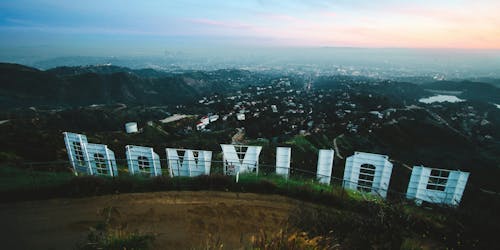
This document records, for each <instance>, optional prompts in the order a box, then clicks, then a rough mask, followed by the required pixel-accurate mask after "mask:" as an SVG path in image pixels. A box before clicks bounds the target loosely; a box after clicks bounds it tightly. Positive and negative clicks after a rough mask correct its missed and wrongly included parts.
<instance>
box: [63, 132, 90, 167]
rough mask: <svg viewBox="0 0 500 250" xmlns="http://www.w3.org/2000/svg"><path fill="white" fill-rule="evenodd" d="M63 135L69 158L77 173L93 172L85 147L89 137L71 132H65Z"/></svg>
mask: <svg viewBox="0 0 500 250" xmlns="http://www.w3.org/2000/svg"><path fill="white" fill-rule="evenodd" d="M63 135H64V143H65V144H66V151H67V152H68V158H69V161H70V163H71V166H73V169H74V170H75V173H87V174H92V173H91V172H90V171H91V169H89V158H88V156H87V151H86V149H85V148H86V147H85V145H86V144H87V143H88V142H87V137H86V136H85V135H82V134H75V133H70V132H64V133H63Z"/></svg>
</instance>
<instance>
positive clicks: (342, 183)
mask: <svg viewBox="0 0 500 250" xmlns="http://www.w3.org/2000/svg"><path fill="white" fill-rule="evenodd" d="M156 160H158V161H159V162H160V166H155V167H157V168H158V169H157V171H158V173H157V174H152V173H153V172H154V171H151V168H153V164H152V163H151V164H149V165H146V166H145V167H144V168H143V169H140V171H139V172H136V174H135V175H141V176H146V177H148V176H150V177H154V176H160V175H161V176H170V177H179V176H183V177H195V176H200V175H223V174H224V171H223V168H224V166H225V164H228V163H227V161H223V160H210V161H207V160H203V159H196V160H189V159H184V160H182V161H181V160H179V159H178V158H177V159H172V158H170V159H169V158H162V159H156ZM139 161H142V164H143V166H144V161H143V160H138V159H114V160H109V159H108V160H106V161H103V162H98V161H94V160H90V161H88V160H87V161H85V160H84V161H81V162H80V163H81V165H80V166H78V165H76V167H73V166H71V164H72V162H70V161H65V160H57V161H46V162H27V163H23V164H22V165H23V166H24V167H25V168H27V169H30V170H45V171H47V170H48V171H59V170H62V169H64V170H66V171H71V172H73V173H74V174H78V175H82V174H83V175H90V171H88V169H89V168H92V167H95V166H96V163H97V164H106V169H107V170H108V171H100V172H97V171H93V172H92V175H98V176H99V175H100V176H113V177H120V176H124V175H125V176H130V175H134V174H132V173H131V172H130V162H134V163H135V164H137V163H138V162H139ZM110 162H114V164H112V163H110ZM73 163H74V162H73ZM113 166H116V171H117V173H116V174H115V173H113V175H111V174H110V172H113V171H115V170H114V169H113ZM165 166H166V167H165ZM172 166H176V167H172ZM193 166H194V167H195V168H199V167H200V166H203V167H207V166H209V167H210V168H209V171H206V169H205V168H203V169H191V171H188V172H190V174H189V175H183V174H182V173H185V172H183V170H185V169H186V168H187V169H189V167H193ZM240 166H243V167H250V168H258V169H259V170H258V171H255V172H246V173H245V178H247V179H248V178H255V180H264V179H266V178H268V177H282V179H283V182H284V183H286V184H288V183H289V182H290V183H293V182H298V181H300V182H303V183H304V184H307V183H309V184H315V185H320V186H321V187H322V188H323V189H324V190H333V189H346V190H351V191H350V192H354V193H355V194H357V196H358V197H360V198H361V199H364V200H373V199H386V198H387V199H390V200H393V201H394V200H399V201H403V200H404V201H406V200H408V198H407V193H403V192H400V191H398V190H394V189H390V188H382V187H378V186H375V185H373V183H372V186H366V185H364V184H361V183H358V182H355V181H352V180H348V179H344V178H339V177H336V176H328V175H323V174H321V173H317V172H315V171H311V170H309V169H303V168H297V167H293V166H291V167H290V168H286V167H279V166H276V165H272V164H262V163H256V162H254V163H243V162H240ZM277 169H282V170H284V171H281V172H288V175H287V176H283V175H278V174H277V171H276V170H277ZM101 170H102V166H101ZM191 173H193V174H191ZM319 178H329V179H330V182H329V185H325V184H321V183H319V182H318V179H319ZM234 181H235V182H236V181H237V180H236V177H235V180H234ZM348 184H352V185H348ZM287 186H288V185H287ZM347 186H351V187H352V186H354V187H355V188H354V189H352V188H351V189H349V188H347ZM410 189H411V188H409V189H408V192H409V191H415V190H416V191H417V192H418V191H425V190H426V189H425V188H417V189H411V190H410ZM451 195H454V194H453V193H447V192H443V193H442V195H441V197H442V198H438V197H434V196H433V197H428V199H426V200H427V201H429V202H431V203H447V201H448V200H449V196H451ZM417 201H418V199H417Z"/></svg>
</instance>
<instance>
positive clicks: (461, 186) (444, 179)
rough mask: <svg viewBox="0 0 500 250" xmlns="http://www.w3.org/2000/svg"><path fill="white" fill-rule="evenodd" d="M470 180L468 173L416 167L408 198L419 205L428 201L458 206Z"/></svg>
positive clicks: (413, 171) (411, 179)
mask: <svg viewBox="0 0 500 250" xmlns="http://www.w3.org/2000/svg"><path fill="white" fill-rule="evenodd" d="M433 172H434V173H433ZM436 173H437V175H436ZM468 178H469V173H467V172H462V171H452V170H446V169H436V168H427V167H424V166H414V167H413V169H412V175H411V177H410V182H409V184H408V189H407V191H406V197H407V198H408V199H413V200H415V202H417V204H420V203H421V202H422V201H426V202H430V203H438V204H447V205H451V206H458V205H459V204H460V201H461V199H462V195H463V192H464V190H465V186H466V185H467V180H468Z"/></svg>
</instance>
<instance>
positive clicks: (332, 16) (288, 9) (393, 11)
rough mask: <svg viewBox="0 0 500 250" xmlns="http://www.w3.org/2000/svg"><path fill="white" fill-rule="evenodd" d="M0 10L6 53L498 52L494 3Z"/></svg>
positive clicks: (129, 4)
mask: <svg viewBox="0 0 500 250" xmlns="http://www.w3.org/2000/svg"><path fill="white" fill-rule="evenodd" d="M0 9H1V10H0V13H1V14H0V33H2V41H1V42H0V45H1V46H3V47H8V46H13V45H26V46H33V45H49V46H56V45H62V46H70V47H71V46H72V45H71V44H72V43H77V44H78V43H81V42H83V40H88V41H91V42H99V41H102V40H103V39H105V38H103V37H101V36H112V37H115V38H117V37H118V38H120V39H121V40H120V41H122V42H123V43H124V44H125V43H126V44H136V43H135V42H131V41H132V40H134V39H135V38H137V37H141V39H142V40H143V41H144V42H145V43H147V42H150V41H154V42H155V43H159V44H161V43H162V41H167V40H169V39H171V38H172V37H182V38H183V40H182V41H183V43H186V42H188V43H194V44H199V43H200V40H203V41H204V42H210V43H215V44H222V45H225V44H229V45H253V46H313V47H314V46H348V47H383V48H394V47H395V48H401V47H402V48H467V49H498V48H500V28H499V27H500V15H498V12H499V11H500V1H495V0H491V1H489V0H479V1H472V0H463V1H426V2H425V3H424V1H395V0H383V1H367V0H356V1H321V0H313V1H305V0H304V1H302V0H294V1H274V0H272V1H259V0H252V1H231V2H230V1H193V0H190V1H117V0H114V1H81V2H78V3H74V2H73V1H71V2H68V1H55V0H42V1H33V0H21V1H2V2H1V3H0ZM56 38H57V41H56ZM77 40H78V41H77ZM134 41H135V40H134Z"/></svg>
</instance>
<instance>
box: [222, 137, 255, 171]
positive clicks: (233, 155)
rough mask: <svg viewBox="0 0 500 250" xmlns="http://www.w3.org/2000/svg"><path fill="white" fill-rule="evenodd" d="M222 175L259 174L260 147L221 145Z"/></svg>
mask: <svg viewBox="0 0 500 250" xmlns="http://www.w3.org/2000/svg"><path fill="white" fill-rule="evenodd" d="M221 148H222V155H223V161H224V163H223V165H224V174H226V175H235V174H236V173H246V172H256V173H258V172H259V155H260V152H261V150H262V147H261V146H247V145H228V144H221Z"/></svg>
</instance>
